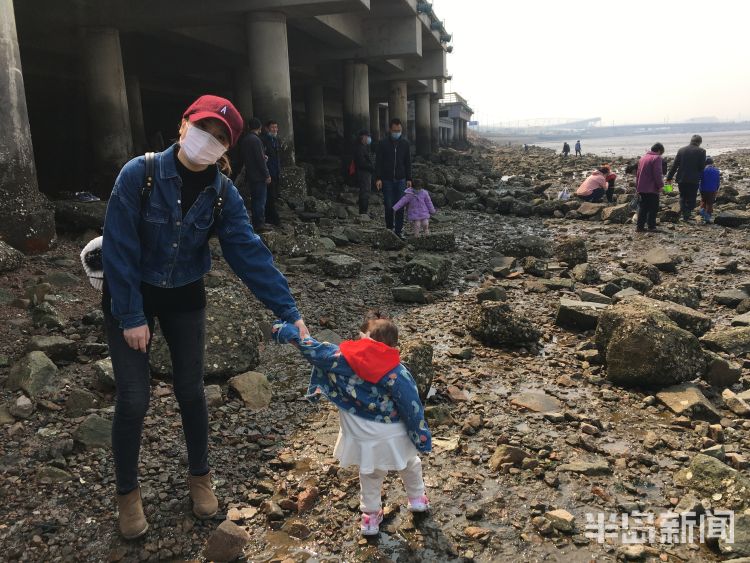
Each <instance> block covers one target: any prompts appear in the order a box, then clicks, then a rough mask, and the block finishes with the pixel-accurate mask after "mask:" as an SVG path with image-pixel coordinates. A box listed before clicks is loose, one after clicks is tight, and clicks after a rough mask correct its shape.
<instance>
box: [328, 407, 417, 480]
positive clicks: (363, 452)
mask: <svg viewBox="0 0 750 563" xmlns="http://www.w3.org/2000/svg"><path fill="white" fill-rule="evenodd" d="M339 422H340V427H339V437H338V440H337V441H336V447H335V448H334V450H333V455H334V457H336V459H338V460H339V463H340V464H341V466H342V467H348V466H350V465H358V466H359V472H360V473H364V474H365V475H367V474H369V473H373V472H374V471H375V470H378V469H379V470H383V471H401V470H402V469H404V468H405V467H406V464H407V462H408V461H409V460H410V459H412V458H414V457H415V456H417V455H419V452H418V451H417V448H416V447H415V446H414V444H413V443H412V441H411V440H410V439H409V436H407V434H406V426H404V423H403V422H394V423H392V424H386V423H385V422H374V421H372V420H367V419H365V418H361V417H359V416H356V415H353V414H351V413H348V412H346V411H342V410H339Z"/></svg>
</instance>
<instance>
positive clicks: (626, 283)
mask: <svg viewBox="0 0 750 563" xmlns="http://www.w3.org/2000/svg"><path fill="white" fill-rule="evenodd" d="M612 283H614V284H616V285H619V286H620V287H621V288H622V289H627V288H629V287H632V288H633V289H636V290H638V291H640V292H641V293H646V292H647V291H649V290H650V289H651V288H652V287H654V282H652V281H651V280H650V279H649V278H647V277H646V276H642V275H640V274H636V273H633V272H627V273H625V274H622V275H620V276H618V277H616V278H614V279H613V280H612Z"/></svg>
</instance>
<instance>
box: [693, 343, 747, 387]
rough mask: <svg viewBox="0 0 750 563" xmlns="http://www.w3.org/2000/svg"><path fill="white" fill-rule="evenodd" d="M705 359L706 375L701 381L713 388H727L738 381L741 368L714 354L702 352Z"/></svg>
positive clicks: (708, 351)
mask: <svg viewBox="0 0 750 563" xmlns="http://www.w3.org/2000/svg"><path fill="white" fill-rule="evenodd" d="M704 355H705V357H706V373H705V374H704V375H703V380H704V381H706V382H708V383H710V384H711V385H713V386H714V387H729V386H730V385H734V384H735V383H737V382H738V381H739V380H740V377H741V376H742V366H741V365H739V364H737V363H734V362H730V361H729V360H725V359H724V358H722V357H721V356H719V355H718V354H716V353H715V352H711V351H710V350H704Z"/></svg>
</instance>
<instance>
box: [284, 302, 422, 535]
mask: <svg viewBox="0 0 750 563" xmlns="http://www.w3.org/2000/svg"><path fill="white" fill-rule="evenodd" d="M274 335H275V338H276V340H277V342H279V343H282V344H286V343H291V344H294V345H295V346H296V347H297V348H298V349H299V350H300V352H302V355H303V356H304V357H305V359H307V361H308V362H310V363H311V364H312V365H313V370H312V374H311V376H310V387H309V388H308V397H309V398H312V399H317V398H318V397H320V395H321V394H322V395H325V397H327V398H328V400H330V401H331V402H332V403H334V404H335V405H336V406H337V407H338V409H339V417H340V418H339V423H340V429H339V437H338V440H337V442H336V447H335V449H334V452H333V453H334V456H335V457H336V458H337V459H338V460H339V462H340V463H341V466H342V467H347V466H351V465H357V466H359V482H360V491H361V495H360V509H361V510H362V523H361V526H360V529H361V532H362V535H365V536H374V535H377V534H378V533H379V531H380V523H381V522H382V521H383V510H382V506H381V499H380V494H381V490H382V487H383V480H384V479H385V476H386V474H387V473H388V471H398V472H399V475H400V476H401V480H402V481H403V483H404V487H405V488H406V495H407V497H408V499H409V502H408V505H409V510H410V511H412V512H426V511H427V510H429V507H430V503H429V501H428V500H427V496H425V487H424V481H423V480H422V462H421V461H420V459H419V455H418V452H429V451H430V450H431V449H432V436H431V435H430V430H429V429H428V428H427V422H426V421H425V418H424V407H423V406H422V403H421V401H420V400H419V394H418V393H417V385H416V383H415V382H414V379H412V376H411V374H410V373H409V371H408V370H407V369H406V368H405V367H404V366H403V365H402V364H401V358H400V356H399V352H398V350H397V349H396V345H397V344H398V328H396V325H395V324H394V323H393V322H392V321H391V320H389V319H387V318H383V317H382V316H381V315H380V314H379V313H370V314H368V316H367V317H365V321H364V322H363V323H362V326H361V327H360V337H359V339H358V340H347V341H344V342H342V343H341V346H335V345H333V344H329V343H327V342H317V341H316V340H315V339H313V338H312V337H307V338H304V339H300V337H299V331H298V330H297V327H295V326H294V325H292V324H289V323H277V324H275V325H274Z"/></svg>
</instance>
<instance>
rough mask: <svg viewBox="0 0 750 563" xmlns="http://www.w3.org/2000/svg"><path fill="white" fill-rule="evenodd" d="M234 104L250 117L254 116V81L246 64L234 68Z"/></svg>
mask: <svg viewBox="0 0 750 563" xmlns="http://www.w3.org/2000/svg"><path fill="white" fill-rule="evenodd" d="M232 101H233V102H234V106H235V107H236V108H237V109H238V110H239V112H240V113H241V114H242V117H244V118H245V119H248V118H250V117H253V83H252V79H251V74H250V69H249V68H248V67H246V66H243V67H238V68H236V69H234V100H232Z"/></svg>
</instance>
